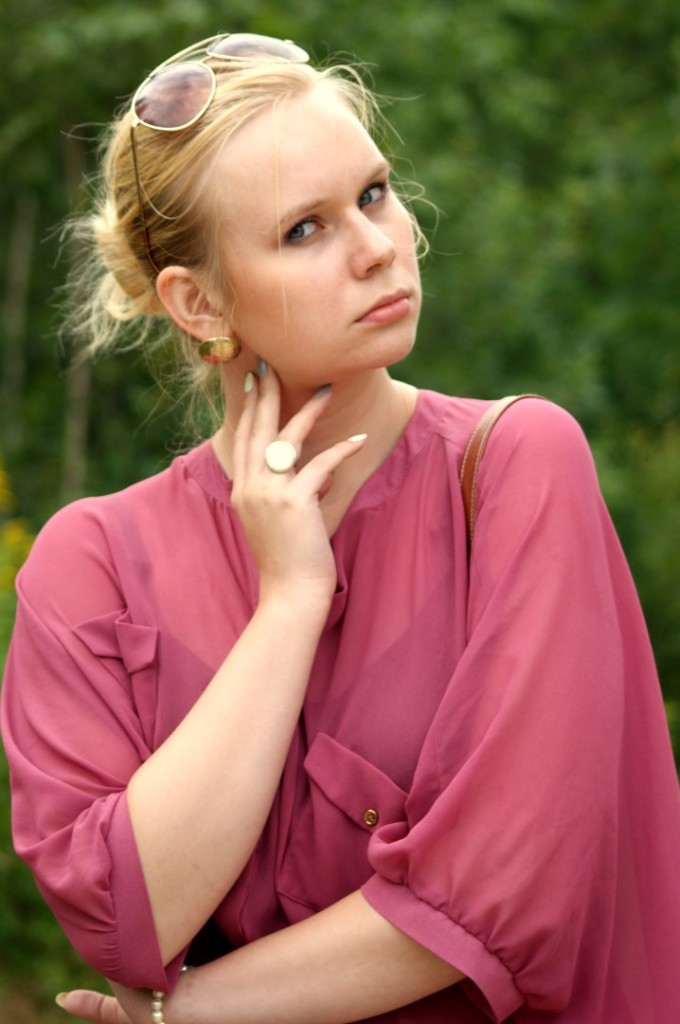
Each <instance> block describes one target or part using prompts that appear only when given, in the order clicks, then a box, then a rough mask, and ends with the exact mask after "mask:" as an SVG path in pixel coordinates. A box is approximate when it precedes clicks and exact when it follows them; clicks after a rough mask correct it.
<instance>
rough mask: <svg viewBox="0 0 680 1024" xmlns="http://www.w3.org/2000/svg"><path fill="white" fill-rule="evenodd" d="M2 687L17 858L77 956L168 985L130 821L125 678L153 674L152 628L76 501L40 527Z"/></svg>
mask: <svg viewBox="0 0 680 1024" xmlns="http://www.w3.org/2000/svg"><path fill="white" fill-rule="evenodd" d="M17 591H18V598H19V600H18V610H17V618H16V624H15V629H14V633H13V637H12V643H11V646H10V651H9V655H8V659H7V664H6V671H5V678H4V684H3V690H2V731H3V740H4V745H5V749H6V752H7V757H8V761H9V764H10V773H11V787H12V826H13V835H14V842H15V847H16V850H17V853H18V854H19V856H20V857H22V858H23V859H24V860H25V861H26V862H27V863H28V865H29V866H30V868H31V870H32V871H33V873H34V876H35V879H36V882H37V884H38V887H39V889H40V891H41V893H42V895H43V897H44V899H45V900H46V902H47V903H48V905H49V906H50V908H51V910H52V911H53V913H54V914H55V916H56V918H57V919H58V921H59V923H60V924H61V926H62V928H63V930H64V932H65V933H66V935H67V937H68V938H69V940H70V941H71V943H72V944H73V946H74V948H75V949H76V950H77V951H78V952H79V953H80V955H81V956H82V957H83V959H84V960H85V961H86V962H87V963H89V964H90V965H91V966H92V967H93V968H94V969H96V970H98V971H100V972H101V973H102V974H104V975H105V976H106V977H108V978H110V979H112V980H115V981H119V982H121V983H122V984H125V985H128V986H132V987H136V986H144V987H154V988H161V989H168V988H171V987H172V985H173V984H174V980H175V978H176V976H177V973H178V971H179V967H180V961H179V960H178V961H176V962H174V963H173V964H171V965H169V967H168V968H167V969H166V968H165V967H164V966H163V963H162V961H161V957H160V951H159V948H158V942H157V938H156V932H155V928H154V922H153V916H152V912H151V907H150V903H149V899H148V895H147V890H146V885H145V882H144V877H143V872H142V867H141V864H140V861H139V857H138V854H137V848H136V845H135V840H134V835H133V831H132V826H131V822H130V817H129V814H128V807H127V799H126V788H127V784H128V781H129V779H130V777H131V776H132V775H133V773H134V772H135V771H136V769H137V768H138V767H139V765H140V764H141V763H142V762H143V761H144V759H145V758H146V757H148V755H149V753H150V746H149V741H150V732H151V722H150V721H149V714H148V712H147V718H146V721H145V717H144V715H143V714H140V709H139V707H138V706H137V705H136V702H135V690H134V683H133V678H134V675H135V673H137V674H138V673H139V672H140V671H143V672H146V673H147V676H148V675H149V674H153V672H154V670H155V669H154V658H155V633H156V631H155V630H154V628H153V627H150V626H141V627H137V626H135V625H133V624H132V623H130V621H129V615H128V613H127V610H126V608H125V605H124V602H123V598H122V595H121V594H120V593H119V589H118V586H117V583H116V579H115V572H114V571H113V569H112V566H111V559H110V558H109V556H108V551H107V545H106V541H105V538H104V536H103V534H102V531H101V527H100V525H99V523H98V522H97V520H96V517H94V516H92V515H90V514H89V512H88V505H87V503H86V502H83V503H76V504H75V505H74V506H71V507H69V508H68V509H66V510H64V511H63V512H62V513H59V514H58V515H57V517H55V519H54V520H53V521H52V522H51V523H50V524H48V526H47V527H46V528H45V530H44V531H43V533H42V534H41V535H40V536H39V538H38V540H37V541H36V545H35V548H34V550H33V552H32V554H31V556H30V558H29V561H28V563H27V564H26V566H25V567H24V569H23V570H22V572H21V573H20V576H19V579H18V585H17Z"/></svg>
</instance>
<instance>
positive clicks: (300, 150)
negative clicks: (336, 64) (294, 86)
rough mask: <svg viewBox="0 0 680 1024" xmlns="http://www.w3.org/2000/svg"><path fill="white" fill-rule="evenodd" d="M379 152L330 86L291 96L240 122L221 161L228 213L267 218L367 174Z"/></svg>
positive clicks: (221, 185) (220, 175)
mask: <svg viewBox="0 0 680 1024" xmlns="http://www.w3.org/2000/svg"><path fill="white" fill-rule="evenodd" d="M378 160H380V151H379V150H378V148H377V146H376V145H375V143H374V142H373V140H372V139H371V137H370V135H369V134H368V132H367V131H366V130H365V128H364V127H363V125H362V124H361V122H360V121H359V120H358V118H357V117H356V115H355V114H354V113H353V111H352V110H350V108H349V107H348V106H347V105H346V104H345V103H344V102H343V101H342V100H341V99H340V98H339V97H338V95H337V94H336V92H335V90H334V89H333V87H332V86H331V85H328V84H324V83H322V84H320V85H317V86H315V87H314V88H312V89H310V90H308V91H306V92H304V93H301V94H299V95H294V96H290V97H287V98H286V99H284V100H283V101H281V102H280V103H277V104H276V105H275V106H273V107H271V108H270V109H268V110H266V111H264V112H263V113H261V114H258V115H257V116H256V117H255V118H253V120H252V121H249V122H248V123H247V124H246V125H244V126H243V127H242V128H240V129H239V130H238V131H237V132H236V133H235V134H234V135H233V136H232V137H231V139H230V140H229V142H228V143H227V144H226V145H225V146H224V148H223V150H222V152H221V154H220V158H219V160H218V163H217V173H218V188H220V189H221V190H223V192H224V197H225V212H226V214H227V216H228V217H229V218H230V219H232V217H238V216H242V215H243V214H244V213H246V212H249V213H252V214H253V215H254V216H255V215H256V216H257V218H258V220H262V221H264V220H268V219H270V217H271V215H272V210H276V211H277V213H278V212H279V211H280V210H281V209H283V208H285V206H288V205H297V204H299V203H301V202H304V201H305V200H306V199H307V198H309V199H310V200H313V201H316V200H317V199H318V198H320V197H321V196H322V195H324V194H325V193H326V192H327V191H328V190H329V189H330V188H331V187H332V185H333V183H334V182H337V183H340V182H346V181H348V180H351V179H352V178H353V177H354V176H359V177H361V175H362V174H363V173H365V172H366V171H365V169H366V168H367V166H369V165H370V166H373V165H375V163H376V162H377V161H378Z"/></svg>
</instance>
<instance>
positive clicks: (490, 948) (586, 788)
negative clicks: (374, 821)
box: [363, 400, 669, 1021]
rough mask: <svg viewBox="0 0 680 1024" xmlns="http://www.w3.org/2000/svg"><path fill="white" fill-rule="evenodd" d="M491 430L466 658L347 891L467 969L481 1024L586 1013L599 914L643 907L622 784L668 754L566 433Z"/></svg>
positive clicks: (516, 419)
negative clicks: (657, 753) (356, 887)
mask: <svg viewBox="0 0 680 1024" xmlns="http://www.w3.org/2000/svg"><path fill="white" fill-rule="evenodd" d="M504 420H505V422H504V421H503V420H501V422H500V424H499V426H498V427H497V428H496V430H495V432H494V435H492V438H491V441H490V443H489V447H488V449H487V453H486V455H485V458H484V462H483V465H482V471H481V473H480V479H479V513H478V520H477V532H476V534H475V539H474V544H473V551H472V555H471V561H470V586H469V603H468V610H467V616H468V643H467V646H466V649H465V652H464V654H463V657H462V658H461V659H460V662H459V664H458V665H457V667H456V670H455V673H454V675H453V677H452V679H451V682H450V685H449V687H448V689H447V692H446V694H445V697H444V700H443V701H442V703H441V705H440V707H439V709H438V711H437V715H436V717H435V720H434V722H433V725H432V727H431V729H430V731H429V734H428V737H427V740H426V742H425V745H424V748H423V751H422V754H421V757H420V761H419V764H418V768H417V771H416V775H415V779H414V784H413V787H412V789H411V792H410V794H409V797H408V800H407V803H406V818H407V820H406V822H403V823H396V824H390V825H386V826H385V827H384V828H382V829H378V830H377V831H376V832H375V834H374V836H373V838H372V841H371V844H370V846H369V859H370V862H371V865H372V867H373V869H374V871H375V872H376V874H375V875H374V877H373V878H371V879H370V880H369V881H368V882H367V883H366V885H365V886H364V887H363V892H364V895H365V896H366V898H367V899H368V900H369V902H370V903H371V904H372V905H373V906H374V907H375V908H376V909H377V910H378V911H379V912H381V913H382V914H383V915H384V916H385V917H387V918H388V919H389V920H391V921H392V922H393V923H394V924H395V925H396V926H397V927H399V928H401V929H402V930H403V931H405V932H406V933H407V934H410V935H411V936H412V937H413V938H415V939H416V940H418V941H419V942H421V943H422V944H423V945H425V946H426V947H428V948H430V949H432V950H433V951H434V952H436V953H437V954H438V955H439V956H441V957H443V958H444V959H446V960H448V961H449V962H450V963H452V964H453V965H455V966H456V967H457V968H458V969H459V970H461V971H462V972H464V973H465V974H466V975H467V977H468V979H469V980H468V981H467V982H464V983H463V984H466V985H467V986H468V991H469V993H470V997H471V998H472V999H473V1000H474V1001H475V1002H477V1004H478V1005H480V1006H482V1007H483V1008H484V1009H485V1010H486V1012H487V1013H488V1014H489V1016H491V1018H492V1019H494V1020H497V1021H500V1020H504V1019H505V1018H506V1017H508V1016H509V1015H510V1014H512V1013H513V1012H515V1011H516V1010H517V1009H518V1008H519V1007H520V1006H525V1005H526V1006H528V1007H531V1008H532V1009H535V1010H540V1011H548V1012H560V1010H563V1009H564V1008H565V1006H567V1005H570V1006H572V1005H574V999H575V998H576V1000H577V1001H578V996H576V997H575V996H574V990H576V991H577V992H578V988H579V986H588V987H589V989H590V991H589V992H588V998H589V999H590V1002H589V1004H588V1005H590V1006H591V1007H592V1006H593V1005H596V1004H597V987H598V985H601V984H603V979H604V978H605V977H606V974H607V957H608V956H609V954H610V952H611V942H612V939H611V937H612V936H613V933H614V931H615V929H616V915H617V913H620V912H621V908H622V907H626V906H627V907H628V908H629V910H630V912H631V913H638V912H639V904H640V902H641V899H642V900H644V896H643V895H642V894H641V893H640V892H639V891H637V892H636V891H635V886H636V884H637V883H636V881H635V876H636V875H637V874H639V870H638V869H639V864H638V865H637V866H636V865H635V864H634V863H633V856H634V854H633V846H634V843H633V841H631V837H630V832H629V821H630V817H631V815H634V814H636V813H639V814H640V815H641V816H642V817H641V818H640V819H639V821H644V815H645V809H644V807H643V806H642V800H641V799H640V797H641V788H640V785H639V780H638V782H636V783H635V784H634V785H631V778H632V776H633V774H634V773H639V772H640V771H642V772H649V773H650V775H649V780H650V784H652V785H653V784H654V778H653V775H654V771H655V769H654V767H653V766H652V765H651V764H646V765H645V764H643V763H641V761H640V755H641V753H642V751H643V750H651V749H659V747H661V748H665V747H668V739H667V730H666V727H665V720H664V716H663V706H662V702H661V697H660V691H659V687H658V682H657V680H656V675H655V671H654V665H653V660H652V656H651V652H650V648H649V643H648V640H647V634H646V631H645V627H644V624H643V621H642V616H641V613H640V610H639V606H638V602H637V597H636V594H635V591H634V588H633V586H632V582H631V580H630V576H629V573H628V569H627V566H626V564H625V561H624V559H623V556H622V554H621V551H620V548H619V544H618V541H617V538H616V536H615V534H614V531H613V528H612V526H611V523H610V520H609V517H608V514H607V512H606V510H605V508H604V505H603V502H602V499H601V496H600V491H599V487H598V484H597V479H596V474H595V471H594V467H593V463H592V458H591V455H590V452H589V449H588V446H587V444H586V442H585V439H584V438H583V435H582V432H581V430H580V428H579V427H578V425H577V424H576V423H575V422H574V420H573V419H572V418H571V417H570V416H568V415H567V414H566V413H564V412H563V411H562V410H560V409H559V408H557V407H555V406H553V405H551V404H550V403H547V402H541V401H539V400H536V401H526V402H523V403H520V404H519V405H518V406H516V407H515V408H513V409H512V410H510V411H509V412H508V413H506V414H505V417H504ZM664 758H665V754H664V755H663V757H662V760H663V770H664V771H666V770H667V769H668V768H669V764H668V763H667V761H668V759H665V760H664ZM667 774H668V773H667ZM663 788H664V790H665V791H667V792H668V791H669V787H668V785H667V783H664V787H663ZM638 827H640V826H639V824H638ZM617 905H618V910H617ZM636 908H637V909H636ZM641 948H644V947H641ZM570 1019H576V1017H574V1018H571V1017H570ZM579 1019H585V1017H583V1018H579Z"/></svg>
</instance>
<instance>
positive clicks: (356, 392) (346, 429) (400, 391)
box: [213, 370, 417, 533]
mask: <svg viewBox="0 0 680 1024" xmlns="http://www.w3.org/2000/svg"><path fill="white" fill-rule="evenodd" d="M416 394H417V392H416V389H415V388H413V387H411V386H410V385H408V384H403V383H401V382H400V381H394V380H392V379H391V377H390V376H389V374H388V373H387V371H386V370H375V371H372V372H370V373H365V374H362V375H361V377H356V378H352V379H350V380H348V381H343V382H341V383H336V384H334V385H333V397H332V399H331V401H330V404H329V406H328V409H327V411H326V412H325V413H324V414H323V416H322V417H321V419H320V420H319V421H318V422H317V423H316V424H315V426H314V428H313V430H312V431H311V433H310V434H309V436H308V437H307V440H306V441H305V443H304V446H303V449H302V453H301V456H300V462H299V465H300V466H302V465H304V464H305V463H306V462H309V460H310V459H312V458H314V456H315V455H317V454H318V453H319V452H321V451H324V450H325V449H327V448H330V447H331V445H333V444H335V443H336V442H337V441H342V440H344V439H345V438H348V437H352V436H353V435H355V434H364V433H365V434H368V438H367V441H366V443H365V444H364V445H363V446H362V448H361V449H360V450H359V451H358V452H357V454H356V455H354V456H352V458H351V459H347V460H346V461H345V462H343V464H342V465H341V466H340V467H339V469H338V470H337V471H336V473H335V474H334V478H333V486H332V487H331V488H330V490H329V492H328V493H327V494H326V495H325V496H324V498H323V499H322V508H323V510H324V518H325V519H326V523H327V526H328V528H329V533H333V532H334V531H335V529H336V528H337V525H338V523H339V522H340V519H342V516H343V515H344V513H345V511H346V510H347V508H348V506H349V504H350V503H351V501H352V499H353V498H354V495H355V494H356V492H357V491H358V490H359V488H360V487H361V485H362V484H363V483H364V482H365V481H366V480H367V479H368V477H369V476H370V475H371V474H372V473H373V472H374V471H375V470H376V469H377V468H378V466H379V465H380V464H381V463H382V462H383V461H384V460H385V458H386V457H387V456H388V455H389V453H390V452H391V450H392V449H393V447H394V446H395V444H396V443H397V441H398V440H399V438H400V437H401V435H402V433H403V432H404V430H405V429H406V426H407V424H408V422H409V420H410V418H411V416H412V415H413V411H414V408H415V403H416ZM310 397H311V395H309V394H303V393H291V392H289V391H286V390H285V389H284V390H283V393H282V402H281V426H283V425H284V424H285V423H287V422H288V420H289V419H290V417H291V416H292V415H293V414H294V413H295V412H297V410H298V409H299V408H300V406H301V405H302V404H303V403H304V402H305V401H306V400H307V399H309V398H310ZM242 401H243V399H242V397H241V395H240V394H238V395H236V394H231V395H227V415H226V418H225V422H224V425H223V426H222V427H221V428H220V430H219V431H218V432H217V434H216V435H215V437H214V439H213V447H214V449H215V452H216V455H217V458H218V459H219V461H220V463H221V465H222V468H223V469H224V470H225V472H226V474H227V475H228V476H231V475H232V474H231V464H232V463H231V450H232V442H233V433H234V429H235V427H236V423H237V422H238V417H239V416H240V411H241V406H242Z"/></svg>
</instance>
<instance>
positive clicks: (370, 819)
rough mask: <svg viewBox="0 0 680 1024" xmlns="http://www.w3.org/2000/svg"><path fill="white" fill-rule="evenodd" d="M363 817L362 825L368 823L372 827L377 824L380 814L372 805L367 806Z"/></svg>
mask: <svg viewBox="0 0 680 1024" xmlns="http://www.w3.org/2000/svg"><path fill="white" fill-rule="evenodd" d="M363 818H364V825H368V826H369V827H370V828H373V826H374V825H377V824H378V821H379V820H380V815H379V814H378V812H377V811H376V810H374V809H373V808H372V807H369V808H368V809H367V810H365V811H364V814H363Z"/></svg>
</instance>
